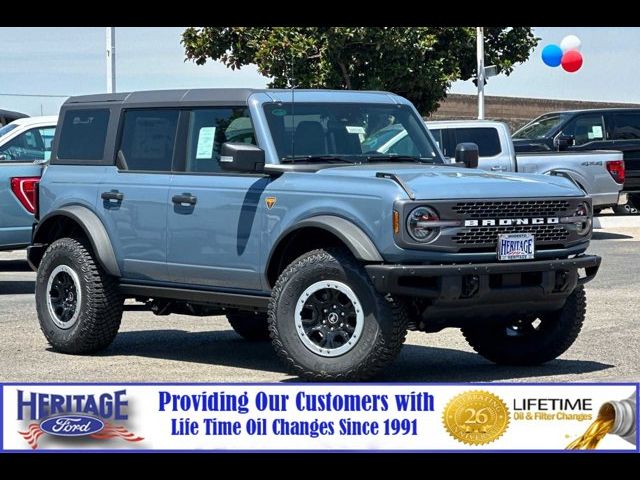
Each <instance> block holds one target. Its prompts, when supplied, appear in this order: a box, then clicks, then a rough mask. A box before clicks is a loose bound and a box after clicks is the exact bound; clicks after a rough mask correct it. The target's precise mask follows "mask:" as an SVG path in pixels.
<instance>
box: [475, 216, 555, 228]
mask: <svg viewBox="0 0 640 480" xmlns="http://www.w3.org/2000/svg"><path fill="white" fill-rule="evenodd" d="M558 223H560V218H559V217H546V218H545V217H534V218H495V219H494V218H481V219H478V220H475V219H474V220H465V221H464V226H465V227H509V226H513V225H554V224H558Z"/></svg>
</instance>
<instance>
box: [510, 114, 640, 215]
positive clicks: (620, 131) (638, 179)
mask: <svg viewBox="0 0 640 480" xmlns="http://www.w3.org/2000/svg"><path fill="white" fill-rule="evenodd" d="M513 145H514V147H515V149H516V152H537V151H544V150H560V151H561V150H620V151H622V153H623V154H624V163H625V170H626V178H625V181H624V187H623V189H622V192H623V193H626V194H627V198H628V204H629V206H630V207H633V208H634V209H636V210H637V209H640V109H638V108H602V109H597V110H596V109H593V110H574V111H566V112H553V113H547V114H545V115H542V116H540V117H538V118H536V119H535V120H533V121H531V122H529V123H528V124H526V125H525V126H524V127H522V128H520V129H519V130H518V131H516V132H515V133H514V134H513ZM622 203H624V202H622ZM621 208H622V211H620V212H619V213H627V212H628V211H629V208H627V209H626V210H625V209H624V207H623V206H621Z"/></svg>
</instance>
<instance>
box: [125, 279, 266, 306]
mask: <svg viewBox="0 0 640 480" xmlns="http://www.w3.org/2000/svg"><path fill="white" fill-rule="evenodd" d="M120 292H121V293H122V294H123V295H129V296H136V297H149V298H170V299H172V300H181V301H185V302H194V303H205V304H215V305H229V306H234V307H252V308H259V309H264V310H266V308H267V306H268V305H269V299H270V298H271V297H268V296H262V295H250V294H244V293H229V292H216V291H210V290H191V289H187V288H173V287H157V286H154V285H136V284H131V283H121V284H120Z"/></svg>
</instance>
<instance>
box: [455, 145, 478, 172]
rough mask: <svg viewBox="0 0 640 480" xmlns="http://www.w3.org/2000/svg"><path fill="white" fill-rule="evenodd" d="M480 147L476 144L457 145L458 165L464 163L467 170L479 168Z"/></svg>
mask: <svg viewBox="0 0 640 480" xmlns="http://www.w3.org/2000/svg"><path fill="white" fill-rule="evenodd" d="M479 157H480V154H479V152H478V145H476V144H475V143H459V144H458V145H456V163H463V164H464V166H465V167H466V168H478V158H479Z"/></svg>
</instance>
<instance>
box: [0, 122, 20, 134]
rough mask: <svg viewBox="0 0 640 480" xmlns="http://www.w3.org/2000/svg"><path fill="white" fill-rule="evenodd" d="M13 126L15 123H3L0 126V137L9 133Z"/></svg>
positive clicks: (14, 126) (15, 126)
mask: <svg viewBox="0 0 640 480" xmlns="http://www.w3.org/2000/svg"><path fill="white" fill-rule="evenodd" d="M14 128H17V125H13V124H12V123H10V124H8V125H5V126H4V127H2V128H0V137H1V136H3V135H5V134H7V133H9V132H10V131H11V130H13V129H14Z"/></svg>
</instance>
